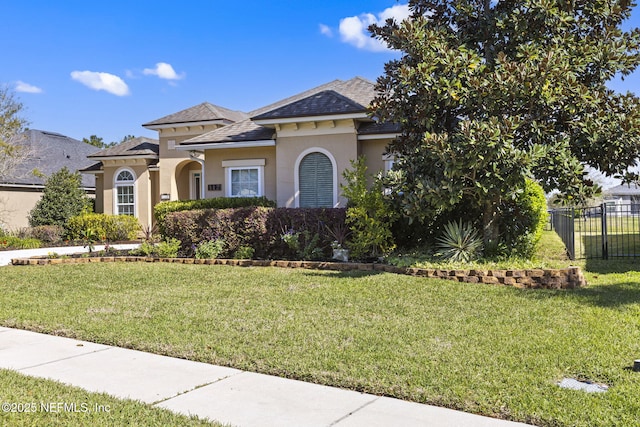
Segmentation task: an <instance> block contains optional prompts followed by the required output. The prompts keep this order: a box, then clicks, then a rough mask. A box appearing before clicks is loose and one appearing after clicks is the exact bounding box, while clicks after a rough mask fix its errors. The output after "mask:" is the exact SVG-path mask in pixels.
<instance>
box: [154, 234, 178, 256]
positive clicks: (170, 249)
mask: <svg viewBox="0 0 640 427" xmlns="http://www.w3.org/2000/svg"><path fill="white" fill-rule="evenodd" d="M156 250H157V254H158V256H159V257H160V258H176V257H177V256H178V251H179V250H180V240H178V239H174V238H168V239H166V240H163V241H162V242H160V243H158V244H157V245H156Z"/></svg>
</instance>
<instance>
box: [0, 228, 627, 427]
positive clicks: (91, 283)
mask: <svg viewBox="0 0 640 427" xmlns="http://www.w3.org/2000/svg"><path fill="white" fill-rule="evenodd" d="M545 250H546V251H548V252H549V254H554V253H555V254H556V255H557V256H561V254H562V251H558V247H555V249H554V243H553V239H551V241H550V243H549V244H548V245H546V246H545ZM549 254H548V256H551V255H549ZM564 262H565V263H568V261H566V260H565V261H564ZM607 266H609V267H607ZM586 267H587V268H588V270H589V271H587V272H586V277H587V280H588V281H589V283H590V286H589V287H587V288H584V289H578V290H573V291H558V290H555V291H553V290H520V289H515V288H510V287H504V286H492V285H477V284H476V285H471V284H460V283H456V282H450V281H439V280H432V279H426V278H419V277H411V276H401V275H394V274H388V273H377V274H375V273H371V272H368V273H367V272H333V271H313V270H302V269H278V268H253V267H251V268H238V267H229V266H202V265H182V264H158V263H140V264H136V263H125V264H111V263H106V264H82V265H60V266H46V267H39V266H35V267H4V268H2V269H0V283H1V284H0V324H2V325H3V326H9V327H18V328H24V329H31V330H36V331H41V332H47V333H51V334H58V335H64V336H69V337H73V338H79V339H85V340H89V341H94V342H100V343H104V344H110V345H118V346H123V347H130V348H136V349H139V350H144V351H151V352H155V353H159V354H166V355H170V356H176V357H183V358H187V359H192V360H197V361H202V362H207V363H215V364H219V365H224V366H233V367H236V368H240V369H246V370H251V371H256V372H263V373H267V374H274V375H280V376H283V377H289V378H296V379H300V380H304V381H312V382H316V383H321V384H328V385H333V386H339V387H344V388H349V389H354V390H360V391H366V392H370V393H375V394H380V395H389V396H394V397H398V398H401V399H407V400H413V401H416V402H421V403H430V404H435V405H439V406H446V407H450V408H455V409H461V410H465V411H468V412H474V413H479V414H484V415H489V416H493V417H500V418H506V419H510V420H516V421H523V422H529V423H533V424H536V425H542V426H609V425H636V424H637V414H638V413H640V401H639V400H638V399H637V396H638V395H639V394H640V381H639V379H640V376H639V375H640V374H638V373H636V372H633V371H632V370H631V369H630V367H631V365H632V364H633V360H634V359H637V358H639V357H640V320H639V319H640V273H638V272H636V271H634V268H635V266H634V265H633V264H627V263H623V262H621V261H616V262H615V263H614V264H604V262H603V261H600V262H595V261H591V262H590V264H589V265H586ZM564 377H572V378H578V379H581V380H590V381H595V382H599V383H605V384H608V385H609V386H610V389H609V391H608V392H607V393H604V394H587V393H584V392H580V391H573V390H566V389H561V388H559V387H558V386H557V382H558V381H560V380H561V379H562V378H564Z"/></svg>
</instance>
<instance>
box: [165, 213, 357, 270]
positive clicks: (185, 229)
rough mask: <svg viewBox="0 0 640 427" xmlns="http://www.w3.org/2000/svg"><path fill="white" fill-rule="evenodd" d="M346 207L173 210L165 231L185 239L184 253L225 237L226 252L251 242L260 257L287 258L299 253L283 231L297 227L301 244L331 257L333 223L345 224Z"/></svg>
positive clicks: (188, 253)
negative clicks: (204, 243) (293, 249)
mask: <svg viewBox="0 0 640 427" xmlns="http://www.w3.org/2000/svg"><path fill="white" fill-rule="evenodd" d="M345 211H346V210H345V209H343V208H267V207H245V208H236V209H201V210H193V211H184V212H171V213H169V214H167V217H166V218H165V228H166V230H165V233H166V235H167V236H171V237H175V238H177V239H178V240H180V241H181V242H182V247H181V253H182V254H184V255H185V256H194V254H195V249H196V248H197V247H198V245H199V244H200V243H202V242H206V241H209V240H217V239H222V240H224V242H225V254H229V255H232V254H234V253H235V252H236V251H237V250H238V249H239V248H240V247H242V246H249V247H251V248H253V249H254V251H255V252H254V256H255V257H256V258H263V259H267V258H269V259H284V258H292V257H296V256H298V255H297V252H296V251H292V250H291V249H290V248H289V246H288V245H287V244H286V243H285V242H284V241H283V240H282V234H283V233H285V232H286V231H287V230H291V229H294V230H296V232H300V233H301V234H300V236H299V244H300V248H303V249H307V248H308V249H309V251H311V253H313V254H314V255H313V256H314V257H317V258H327V259H328V258H329V256H330V254H331V242H332V241H333V240H335V238H334V237H333V236H332V234H331V232H330V229H331V227H329V225H331V226H334V225H336V224H342V227H344V223H345ZM304 231H307V233H304ZM316 235H317V236H318V237H317V238H316V237H315V236H316ZM314 239H315V240H316V241H315V242H313V240H314ZM311 243H313V245H312V244H311ZM314 249H315V252H314V251H313V250H314Z"/></svg>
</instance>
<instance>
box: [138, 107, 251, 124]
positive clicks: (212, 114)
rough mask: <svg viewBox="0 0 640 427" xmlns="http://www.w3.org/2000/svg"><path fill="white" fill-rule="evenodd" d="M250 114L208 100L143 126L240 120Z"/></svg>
mask: <svg viewBox="0 0 640 427" xmlns="http://www.w3.org/2000/svg"><path fill="white" fill-rule="evenodd" d="M247 117H248V116H247V114H246V113H243V112H242V111H234V110H229V109H228V108H224V107H220V106H219V105H213V104H210V103H208V102H203V103H202V104H198V105H195V106H193V107H190V108H187V109H185V110H181V111H178V112H177V113H173V114H169V115H168V116H164V117H162V118H160V119H157V120H153V121H151V122H148V123H145V124H143V125H142V126H144V127H151V126H158V125H168V124H178V123H194V122H207V121H216V120H226V121H229V122H238V121H240V120H244V119H246V118H247Z"/></svg>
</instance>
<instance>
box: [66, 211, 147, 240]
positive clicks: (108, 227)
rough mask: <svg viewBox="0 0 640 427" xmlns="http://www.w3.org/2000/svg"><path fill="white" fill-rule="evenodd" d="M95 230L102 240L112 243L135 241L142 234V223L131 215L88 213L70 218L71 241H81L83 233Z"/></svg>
mask: <svg viewBox="0 0 640 427" xmlns="http://www.w3.org/2000/svg"><path fill="white" fill-rule="evenodd" d="M88 229H91V230H93V231H94V232H95V233H96V235H98V236H100V239H101V240H102V239H103V238H104V240H109V241H112V242H116V241H122V240H134V239H136V238H137V237H138V232H140V223H139V222H138V220H137V219H136V218H135V217H132V216H130V215H107V214H101V213H88V214H82V215H78V216H74V217H71V218H69V222H68V224H67V233H68V235H69V239H71V240H75V239H81V238H82V232H83V231H86V230H88Z"/></svg>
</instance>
